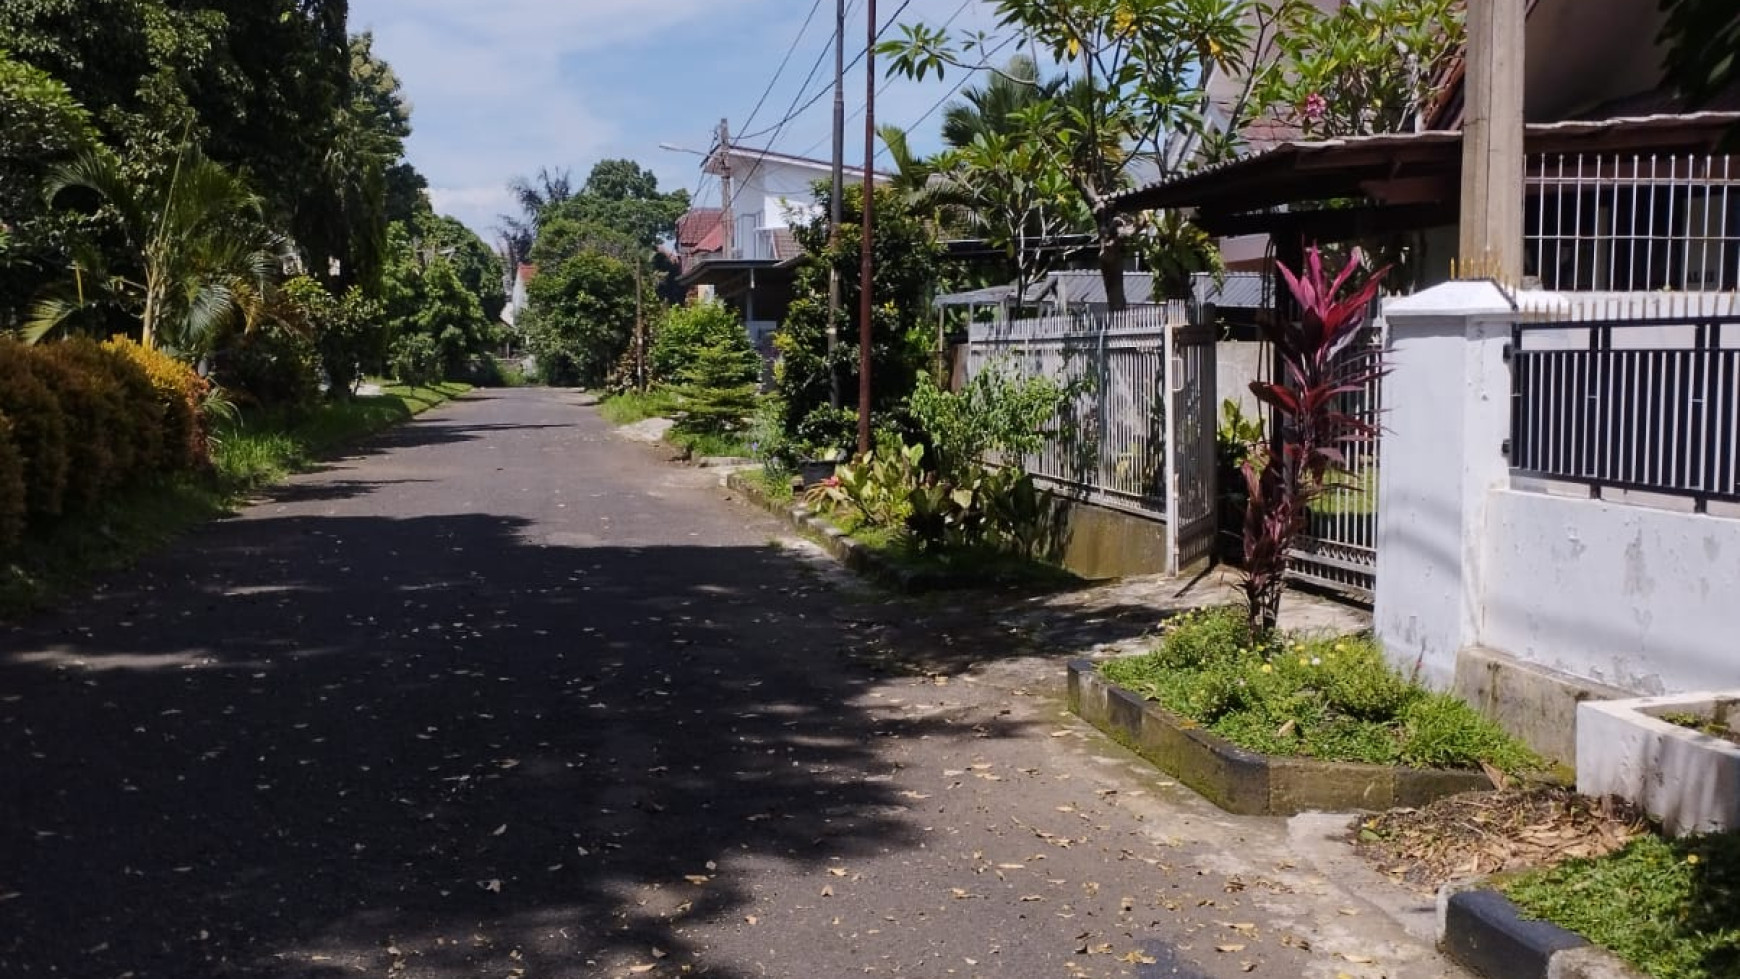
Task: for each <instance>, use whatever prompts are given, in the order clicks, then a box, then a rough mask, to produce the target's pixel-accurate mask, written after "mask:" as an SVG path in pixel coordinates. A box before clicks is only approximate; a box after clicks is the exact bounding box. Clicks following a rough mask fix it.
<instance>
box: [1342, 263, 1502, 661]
mask: <svg viewBox="0 0 1740 979" xmlns="http://www.w3.org/2000/svg"><path fill="white" fill-rule="evenodd" d="M1384 318H1385V319H1386V320H1387V321H1388V323H1389V328H1390V345H1389V350H1388V352H1387V355H1386V360H1385V364H1386V366H1387V367H1388V368H1389V371H1390V373H1389V376H1388V377H1386V378H1385V379H1384V407H1385V412H1384V417H1383V419H1382V422H1381V424H1382V427H1383V434H1382V436H1381V438H1382V439H1383V444H1382V447H1381V452H1380V453H1379V459H1381V460H1382V461H1381V462H1380V464H1379V467H1378V499H1380V500H1382V501H1383V504H1382V505H1381V506H1379V507H1378V518H1377V564H1378V568H1379V572H1378V575H1377V589H1376V595H1375V607H1374V613H1373V626H1374V629H1375V631H1376V633H1377V637H1378V640H1379V641H1380V642H1382V643H1383V646H1384V649H1385V651H1386V653H1387V654H1388V655H1389V656H1390V657H1391V658H1392V659H1393V660H1396V661H1398V662H1400V663H1403V664H1405V665H1411V664H1413V663H1415V662H1418V663H1419V664H1420V665H1421V667H1422V669H1423V672H1424V677H1425V678H1426V679H1427V680H1428V681H1430V682H1431V683H1433V685H1435V686H1438V687H1445V686H1448V685H1449V684H1450V681H1451V679H1452V677H1453V675H1454V672H1455V668H1456V653H1457V651H1458V650H1459V649H1461V648H1462V647H1464V646H1466V645H1470V644H1473V643H1475V642H1477V641H1478V637H1479V635H1480V626H1481V617H1482V614H1483V612H1482V581H1481V562H1482V555H1481V535H1482V533H1483V532H1484V523H1485V508H1486V499H1487V494H1488V492H1489V491H1490V490H1492V489H1495V488H1501V487H1503V486H1505V485H1507V484H1508V481H1509V469H1508V463H1507V461H1506V459H1505V456H1504V440H1505V437H1506V436H1507V435H1508V433H1509V423H1510V405H1509V401H1510V371H1509V369H1508V367H1507V366H1506V364H1505V361H1504V347H1505V344H1506V343H1508V342H1509V340H1510V331H1511V324H1512V322H1513V321H1514V320H1515V319H1516V313H1515V311H1514V308H1513V306H1512V305H1511V302H1510V300H1509V299H1508V298H1507V297H1506V296H1505V294H1504V293H1503V292H1502V291H1500V290H1499V289H1498V287H1497V286H1494V285H1492V284H1491V283H1487V282H1450V283H1445V284H1443V285H1440V286H1436V287H1434V288H1432V289H1429V290H1427V291H1425V292H1422V293H1418V294H1415V295H1412V296H1406V297H1401V298H1397V299H1393V300H1390V301H1388V302H1386V303H1385V304H1384Z"/></svg>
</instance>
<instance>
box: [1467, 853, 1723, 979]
mask: <svg viewBox="0 0 1740 979" xmlns="http://www.w3.org/2000/svg"><path fill="white" fill-rule="evenodd" d="M1501 889H1502V890H1503V891H1504V894H1505V896H1506V897H1509V898H1510V899H1511V901H1513V902H1515V903H1516V905H1517V907H1519V908H1520V909H1522V911H1523V913H1524V914H1525V915H1528V916H1529V917H1532V918H1537V919H1541V920H1545V921H1550V922H1552V923H1553V924H1556V925H1558V926H1559V927H1561V928H1565V929H1568V930H1570V931H1574V932H1576V933H1577V934H1579V935H1582V936H1583V937H1584V938H1587V939H1588V940H1590V941H1591V942H1594V943H1595V944H1597V945H1601V946H1604V947H1606V948H1607V949H1609V950H1610V951H1612V952H1613V953H1614V954H1615V955H1618V956H1619V957H1620V958H1622V959H1624V960H1625V961H1627V962H1629V963H1631V965H1633V966H1634V967H1636V968H1637V969H1639V970H1640V971H1642V972H1644V973H1645V974H1647V975H1649V976H1650V977H1652V979H1733V977H1735V976H1740V912H1737V910H1736V909H1740V833H1721V834H1713V835H1708V836H1687V837H1681V838H1679V839H1675V840H1664V839H1662V838H1661V837H1658V836H1644V837H1640V838H1638V839H1636V840H1633V841H1632V842H1631V843H1630V844H1629V845H1627V846H1626V847H1625V848H1624V849H1622V850H1619V851H1617V852H1615V853H1611V854H1608V855H1607V856H1605V857H1597V858H1595V859H1590V860H1570V861H1567V862H1565V863H1563V864H1560V865H1559V866H1557V867H1554V868H1551V869H1549V870H1541V871H1536V872H1534V873H1529V874H1525V875H1523V876H1521V877H1518V878H1515V879H1513V880H1510V881H1508V882H1505V883H1503V884H1502V885H1501Z"/></svg>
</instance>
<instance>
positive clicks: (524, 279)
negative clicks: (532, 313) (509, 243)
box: [501, 262, 538, 327]
mask: <svg viewBox="0 0 1740 979" xmlns="http://www.w3.org/2000/svg"><path fill="white" fill-rule="evenodd" d="M537 276H538V267H537V266H536V265H533V264H531V263H530V262H521V263H520V264H519V267H518V268H516V269H514V277H513V284H512V285H511V287H510V288H509V289H508V299H507V302H506V303H505V304H503V305H502V308H501V321H502V322H503V323H504V324H506V325H507V326H510V327H512V326H515V325H516V324H517V323H518V322H519V318H520V314H521V313H523V312H525V310H526V303H527V297H526V289H527V288H528V287H529V286H530V285H531V284H532V280H533V279H535V278H537Z"/></svg>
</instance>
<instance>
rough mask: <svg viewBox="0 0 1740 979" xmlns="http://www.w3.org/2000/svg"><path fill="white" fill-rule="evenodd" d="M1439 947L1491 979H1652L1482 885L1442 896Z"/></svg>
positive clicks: (1450, 888) (1459, 887) (1444, 892)
mask: <svg viewBox="0 0 1740 979" xmlns="http://www.w3.org/2000/svg"><path fill="white" fill-rule="evenodd" d="M1438 944H1439V946H1440V947H1442V948H1443V950H1444V952H1445V954H1447V955H1449V956H1450V957H1451V958H1452V959H1454V960H1456V962H1457V964H1459V965H1461V966H1462V967H1463V968H1465V969H1467V970H1468V971H1470V972H1472V973H1474V974H1475V975H1478V976H1484V977H1486V979H1647V977H1645V976H1643V975H1642V974H1640V973H1638V972H1637V971H1636V970H1634V969H1632V968H1631V967H1630V966H1628V965H1626V964H1625V963H1624V962H1621V961H1620V960H1619V959H1618V958H1616V957H1614V956H1613V954H1612V953H1610V952H1607V951H1606V950H1604V949H1601V948H1598V947H1596V946H1594V945H1591V944H1589V942H1588V940H1587V939H1585V938H1583V937H1582V936H1581V935H1578V934H1576V933H1575V932H1570V931H1566V930H1565V929H1563V928H1560V927H1559V926H1557V925H1554V924H1550V923H1548V922H1545V921H1531V920H1528V919H1526V918H1524V917H1523V916H1522V912H1520V911H1519V910H1518V909H1517V906H1516V905H1514V904H1512V903H1511V902H1510V900H1509V899H1508V898H1506V897H1505V896H1504V895H1503V894H1500V893H1499V892H1497V891H1495V890H1490V889H1487V888H1484V887H1480V886H1478V885H1469V884H1461V885H1456V884H1452V885H1449V886H1446V887H1445V888H1443V889H1442V890H1441V891H1439V893H1438Z"/></svg>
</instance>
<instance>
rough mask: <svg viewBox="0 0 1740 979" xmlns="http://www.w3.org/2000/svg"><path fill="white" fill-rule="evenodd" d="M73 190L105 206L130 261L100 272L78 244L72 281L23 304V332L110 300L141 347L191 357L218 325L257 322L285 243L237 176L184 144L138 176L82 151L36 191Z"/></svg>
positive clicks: (95, 258) (108, 156)
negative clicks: (161, 166)
mask: <svg viewBox="0 0 1740 979" xmlns="http://www.w3.org/2000/svg"><path fill="white" fill-rule="evenodd" d="M77 191H84V192H88V193H90V194H93V195H95V196H96V197H97V198H98V199H100V200H101V201H102V202H103V203H104V204H106V205H107V206H108V207H109V208H110V209H111V210H112V211H113V212H114V214H115V216H116V219H117V221H118V223H119V225H120V228H121V231H122V233H123V234H124V236H125V240H126V243H127V246H128V255H127V257H128V259H129V266H131V268H126V269H123V270H120V271H115V272H110V271H108V263H107V262H106V260H105V259H104V258H103V257H102V256H101V255H100V254H99V253H97V252H95V251H94V250H93V249H90V248H83V249H81V250H80V252H79V258H78V259H77V260H76V261H77V262H78V263H79V264H77V265H75V268H74V277H73V281H71V282H63V283H62V284H61V286H60V287H59V290H58V291H57V292H56V293H55V294H53V295H50V296H48V297H46V298H44V299H43V300H41V301H40V302H38V303H37V305H36V306H35V307H34V308H33V309H32V311H31V316H30V322H29V323H28V324H27V325H26V330H27V332H28V334H29V336H31V337H32V338H33V339H39V338H41V337H42V336H44V335H46V334H48V333H51V332H53V331H55V330H57V329H59V328H61V327H62V326H65V325H67V324H68V322H69V320H72V319H75V318H78V317H80V316H81V315H84V314H87V313H88V312H89V311H90V310H91V309H92V307H99V308H100V307H101V306H103V305H119V306H121V307H123V308H125V309H126V310H128V311H129V312H130V313H134V314H136V315H137V316H138V318H139V323H140V328H141V334H142V335H141V342H142V343H143V345H144V346H145V347H147V348H150V349H156V348H158V347H162V348H163V349H166V350H168V351H170V352H172V353H175V354H176V355H178V356H180V357H182V358H184V359H187V360H193V359H197V358H198V357H199V356H200V355H201V354H203V353H206V352H208V351H209V350H210V349H211V346H212V344H213V342H214V341H215V340H216V339H218V337H219V335H220V334H221V332H222V331H224V330H225V329H226V328H229V327H231V326H235V325H241V326H242V327H244V328H247V327H251V326H252V325H253V324H254V323H255V322H257V321H258V319H259V317H260V315H261V313H262V312H263V311H264V309H265V306H266V302H267V300H268V298H269V295H270V292H271V289H272V287H273V285H274V283H275V282H276V280H277V278H278V276H279V274H280V272H281V269H282V267H283V262H284V259H285V257H286V254H287V252H286V245H285V242H284V240H283V238H282V237H281V236H279V235H277V234H275V233H274V232H272V231H270V230H269V229H267V227H266V225H265V223H264V221H263V205H262V202H261V200H260V198H259V197H258V196H257V195H256V194H255V193H254V192H253V191H252V190H251V189H250V188H249V187H248V185H247V184H246V183H245V182H244V181H243V180H242V179H241V178H240V177H238V176H237V175H235V174H234V173H232V172H230V171H229V170H228V169H226V168H225V167H223V166H221V165H219V164H217V163H215V162H213V161H211V160H209V159H207V158H206V157H205V156H204V155H203V154H202V153H200V152H199V151H197V150H194V149H192V148H184V149H183V150H182V151H181V152H180V153H178V154H176V158H175V160H174V162H173V163H172V164H171V166H170V168H169V169H168V170H167V171H166V172H164V173H163V174H162V176H160V177H158V178H156V179H154V180H151V181H149V182H145V183H140V182H137V181H135V180H133V179H132V178H131V177H130V176H129V175H128V174H127V173H125V172H124V170H123V168H122V165H121V162H120V160H119V159H118V158H117V157H116V156H115V155H114V154H113V153H110V152H107V151H99V150H87V151H85V152H83V153H81V154H79V155H78V156H77V157H76V158H74V159H73V160H72V161H71V162H70V163H67V164H64V165H62V166H60V167H57V168H56V169H55V171H54V172H53V174H51V175H50V178H49V180H48V185H47V189H46V194H47V197H48V199H49V200H50V201H54V200H56V199H58V198H60V197H61V195H62V194H63V193H65V194H67V195H68V196H71V195H72V194H73V193H74V192H77ZM134 268H136V269H137V273H136V274H137V278H134V277H132V276H133V274H134V273H133V269H134Z"/></svg>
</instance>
